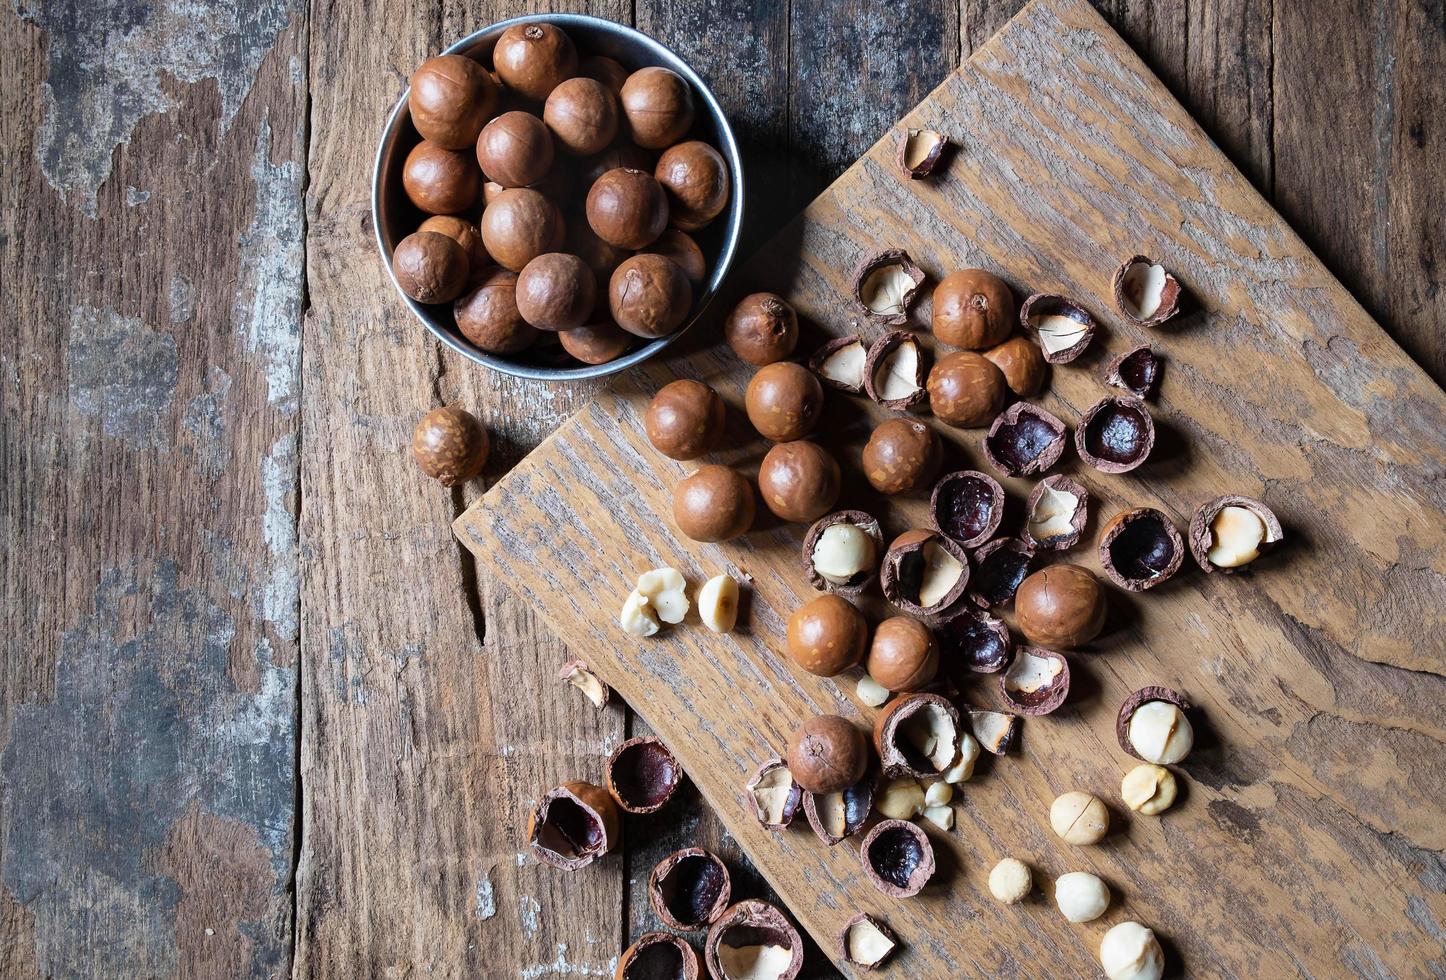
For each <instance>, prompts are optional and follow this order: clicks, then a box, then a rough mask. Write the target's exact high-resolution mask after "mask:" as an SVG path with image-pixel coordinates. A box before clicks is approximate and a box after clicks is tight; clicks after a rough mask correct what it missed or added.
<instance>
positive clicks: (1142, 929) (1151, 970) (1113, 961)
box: [1100, 922, 1165, 980]
mask: <svg viewBox="0 0 1446 980" xmlns="http://www.w3.org/2000/svg"><path fill="white" fill-rule="evenodd" d="M1100 966H1102V967H1104V971H1105V976H1107V977H1109V978H1110V980H1160V976H1161V975H1162V974H1163V973H1164V972H1165V951H1164V950H1162V949H1161V948H1160V941H1159V940H1158V939H1156V938H1155V933H1154V932H1153V931H1152V930H1151V929H1149V928H1147V927H1146V926H1142V925H1140V924H1139V923H1138V922H1121V923H1120V924H1119V925H1117V926H1115V927H1114V928H1112V929H1111V930H1110V931H1109V932H1107V933H1105V938H1104V939H1102V940H1100Z"/></svg>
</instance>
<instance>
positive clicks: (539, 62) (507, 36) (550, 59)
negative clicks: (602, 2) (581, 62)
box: [492, 23, 577, 102]
mask: <svg viewBox="0 0 1446 980" xmlns="http://www.w3.org/2000/svg"><path fill="white" fill-rule="evenodd" d="M492 67H493V69H495V70H496V72H497V77H498V78H499V79H501V81H502V84H503V85H506V86H507V87H508V88H509V89H512V90H513V91H515V92H517V93H518V94H520V95H524V96H526V97H527V98H529V99H532V100H534V101H537V102H541V101H542V100H544V99H546V98H547V97H548V95H550V94H551V93H552V90H553V89H554V88H556V87H557V86H558V85H560V84H561V83H562V82H564V81H566V80H567V79H569V78H571V77H572V76H573V75H575V74H577V48H575V47H574V46H573V43H572V38H570V37H568V36H567V34H566V33H564V32H563V30H562V29H561V28H558V27H554V26H552V25H551V24H536V23H533V24H514V25H513V26H512V27H509V28H507V30H505V31H503V32H502V36H501V37H499V38H498V39H497V46H496V47H494V48H493V49H492Z"/></svg>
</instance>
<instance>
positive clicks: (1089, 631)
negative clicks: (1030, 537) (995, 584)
mask: <svg viewBox="0 0 1446 980" xmlns="http://www.w3.org/2000/svg"><path fill="white" fill-rule="evenodd" d="M1108 613H1109V604H1108V602H1107V601H1106V599H1105V590H1104V587H1103V586H1102V585H1100V580H1099V579H1097V578H1095V576H1094V575H1093V574H1092V573H1091V572H1090V570H1089V569H1087V568H1083V567H1081V566H1079V565H1050V566H1049V567H1047V568H1041V569H1040V570H1039V571H1037V572H1035V573H1034V574H1033V575H1030V576H1029V577H1028V578H1026V579H1025V580H1024V581H1023V582H1021V583H1020V585H1019V588H1018V590H1016V591H1015V593H1014V615H1015V617H1016V621H1017V623H1018V625H1019V631H1020V632H1021V633H1023V634H1024V635H1025V637H1026V638H1028V639H1029V641H1030V642H1031V643H1034V644H1037V645H1038V646H1042V647H1044V648H1046V649H1057V648H1061V647H1063V648H1066V649H1067V648H1071V647H1078V646H1083V645H1084V644H1086V643H1088V642H1090V641H1091V640H1093V639H1094V638H1095V637H1096V636H1099V634H1100V630H1102V629H1104V627H1105V617H1106V616H1107V615H1108Z"/></svg>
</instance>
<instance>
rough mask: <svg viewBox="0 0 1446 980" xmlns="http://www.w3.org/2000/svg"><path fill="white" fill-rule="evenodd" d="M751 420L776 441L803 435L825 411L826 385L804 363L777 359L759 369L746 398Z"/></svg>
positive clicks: (744, 403)
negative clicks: (824, 386)
mask: <svg viewBox="0 0 1446 980" xmlns="http://www.w3.org/2000/svg"><path fill="white" fill-rule="evenodd" d="M743 405H744V409H745V410H746V411H747V413H748V421H749V422H751V423H753V427H754V428H755V429H757V430H758V434H759V435H761V436H763V438H765V439H771V440H772V441H774V442H792V441H793V440H795V439H802V438H803V437H804V436H806V435H808V434H809V433H810V432H812V431H813V430H814V428H815V427H816V426H817V425H818V420H819V418H820V417H821V416H822V415H823V385H821V384H819V381H818V378H816V377H814V375H813V373H812V372H811V371H809V370H808V368H806V367H804V366H803V365H801V364H795V363H793V362H792V361H775V362H774V363H772V364H768V365H765V366H764V367H761V368H759V369H758V371H757V372H756V373H755V374H754V375H753V378H752V379H751V380H750V381H749V382H748V390H747V392H746V393H745V395H744V399H743Z"/></svg>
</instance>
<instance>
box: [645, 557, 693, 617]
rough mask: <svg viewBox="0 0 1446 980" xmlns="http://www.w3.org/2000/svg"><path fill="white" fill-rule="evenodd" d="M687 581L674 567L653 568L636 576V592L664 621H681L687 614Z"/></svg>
mask: <svg viewBox="0 0 1446 980" xmlns="http://www.w3.org/2000/svg"><path fill="white" fill-rule="evenodd" d="M687 590H688V582H687V580H686V579H684V578H683V573H682V572H680V571H678V570H677V569H676V568H669V567H663V568H655V569H653V570H652V571H650V572H644V573H643V574H641V575H639V576H638V592H639V594H641V595H643V596H645V597H646V598H647V600H648V604H649V605H650V606H652V607H653V609H654V610H655V611H656V612H657V614H658V619H660V620H662V621H663V622H665V623H681V622H682V621H683V617H684V616H686V615H688V591H687Z"/></svg>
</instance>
